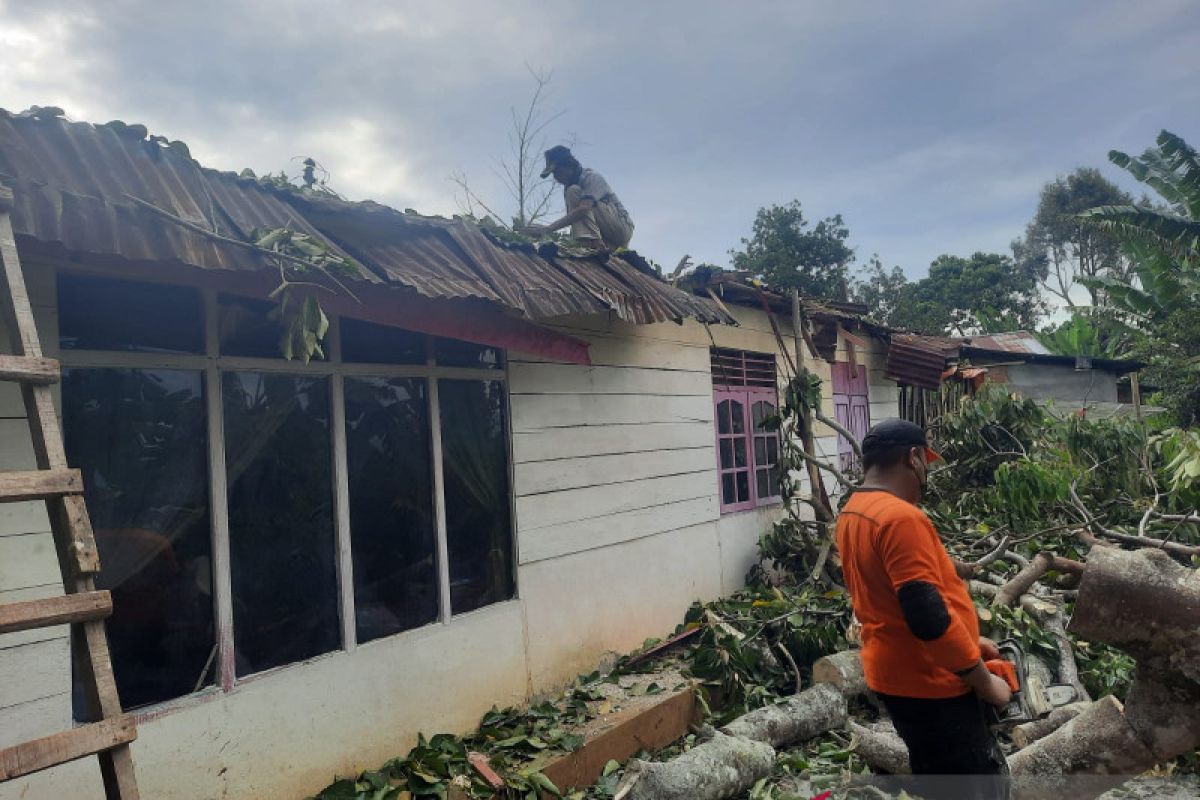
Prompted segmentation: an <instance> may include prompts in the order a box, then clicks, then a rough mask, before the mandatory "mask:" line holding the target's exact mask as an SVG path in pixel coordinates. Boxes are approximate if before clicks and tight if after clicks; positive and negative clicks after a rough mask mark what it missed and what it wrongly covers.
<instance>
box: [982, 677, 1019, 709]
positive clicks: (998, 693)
mask: <svg viewBox="0 0 1200 800" xmlns="http://www.w3.org/2000/svg"><path fill="white" fill-rule="evenodd" d="M987 675H988V679H989V680H988V681H987V683H986V685H985V686H984V687H983V688H982V690H980V689H976V690H975V693H976V694H977V695H979V699H980V700H982V701H983V702H985V703H990V704H992V705H994V706H996V707H997V708H1003V707H1004V706H1006V705H1008V702H1009V701H1010V700H1012V690H1011V689H1009V688H1008V681H1006V680H1004V679H1003V678H1001V677H998V676H996V675H993V674H992V673H991V672H988V674H987Z"/></svg>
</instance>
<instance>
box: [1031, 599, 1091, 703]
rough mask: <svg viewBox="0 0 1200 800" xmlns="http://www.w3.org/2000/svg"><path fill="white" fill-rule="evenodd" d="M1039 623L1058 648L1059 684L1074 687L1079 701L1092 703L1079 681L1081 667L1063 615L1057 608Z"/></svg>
mask: <svg viewBox="0 0 1200 800" xmlns="http://www.w3.org/2000/svg"><path fill="white" fill-rule="evenodd" d="M1038 621H1039V622H1041V624H1042V629H1043V630H1045V631H1046V633H1048V634H1050V635H1051V636H1053V637H1054V643H1055V645H1056V646H1057V647H1058V682H1059V683H1069V684H1070V685H1071V686H1074V687H1075V698H1076V699H1077V700H1080V701H1082V702H1085V703H1087V702H1091V699H1092V696H1091V695H1090V694H1088V690H1087V687H1086V686H1084V685H1083V681H1081V680H1080V679H1079V667H1078V665H1077V664H1076V663H1075V648H1074V647H1072V646H1071V640H1070V638H1069V637H1068V636H1067V629H1066V628H1065V627H1064V626H1063V620H1062V613H1061V612H1060V611H1059V610H1058V609H1057V608H1055V609H1054V611H1053V612H1052V613H1048V614H1045V615H1044V616H1042V617H1040V618H1039V619H1038Z"/></svg>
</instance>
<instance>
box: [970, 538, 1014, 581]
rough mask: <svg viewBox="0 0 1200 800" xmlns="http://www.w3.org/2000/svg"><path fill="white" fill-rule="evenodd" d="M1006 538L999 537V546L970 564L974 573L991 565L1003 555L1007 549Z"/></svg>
mask: <svg viewBox="0 0 1200 800" xmlns="http://www.w3.org/2000/svg"><path fill="white" fill-rule="evenodd" d="M1008 538H1009V537H1008V536H1007V535H1005V536H1001V537H1000V544H998V545H996V547H995V549H994V550H992V551H991V552H989V553H988V554H987V555H985V556H984V557H983V558H981V559H979V560H978V561H975V562H972V564H971V566H973V567H975V571H976V572H978V571H979V570H981V569H983V568H984V567H986V566H987V565H988V564H991V563H992V562H993V561H995V560H996V559H998V558H1000V556H1002V555H1004V553H1005V548H1006V547H1008Z"/></svg>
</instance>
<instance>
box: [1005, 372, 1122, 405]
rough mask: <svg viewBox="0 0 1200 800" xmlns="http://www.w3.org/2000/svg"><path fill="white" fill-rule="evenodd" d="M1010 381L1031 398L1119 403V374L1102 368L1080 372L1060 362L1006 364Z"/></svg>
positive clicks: (1010, 383) (1009, 382)
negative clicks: (1060, 364) (1057, 363)
mask: <svg viewBox="0 0 1200 800" xmlns="http://www.w3.org/2000/svg"><path fill="white" fill-rule="evenodd" d="M1004 370H1005V372H1007V373H1008V384H1009V385H1010V386H1012V387H1013V388H1014V389H1016V390H1018V391H1019V392H1020V393H1021V394H1022V395H1024V396H1025V397H1028V398H1029V399H1031V400H1061V401H1069V402H1074V403H1075V404H1078V403H1079V402H1080V401H1084V400H1086V401H1087V402H1091V403H1115V402H1117V377H1118V376H1117V375H1116V374H1115V373H1112V372H1104V371H1103V370H1098V369H1089V370H1082V371H1076V370H1075V368H1074V367H1068V366H1059V365H1056V364H1017V365H1013V366H1008V367H1004Z"/></svg>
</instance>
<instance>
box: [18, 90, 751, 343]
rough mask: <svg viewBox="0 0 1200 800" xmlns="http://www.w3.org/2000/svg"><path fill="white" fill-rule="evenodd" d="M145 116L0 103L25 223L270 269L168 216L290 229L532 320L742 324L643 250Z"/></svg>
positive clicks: (212, 264) (110, 243)
mask: <svg viewBox="0 0 1200 800" xmlns="http://www.w3.org/2000/svg"><path fill="white" fill-rule="evenodd" d="M147 133H148V132H147V130H146V128H145V127H144V126H139V125H126V124H125V123H121V122H111V123H108V124H105V125H93V124H90V123H86V122H71V121H68V120H67V119H65V118H64V117H63V116H62V112H61V110H59V109H40V110H34V111H31V112H27V113H25V114H12V113H10V112H8V111H5V110H3V109H0V182H2V183H4V184H6V185H9V186H11V188H12V189H13V191H14V195H15V205H14V210H13V215H12V219H13V227H14V230H15V232H16V233H18V234H21V235H24V236H27V237H29V238H31V239H34V240H36V241H39V242H41V243H44V244H48V245H56V246H61V247H63V248H65V249H66V250H67V251H70V252H73V253H78V254H91V255H97V256H106V257H107V256H116V257H119V258H121V259H125V260H128V261H142V262H145V261H164V262H168V261H169V262H181V263H184V264H189V265H192V266H195V267H199V268H201V269H206V270H217V271H232V272H244V271H259V270H263V269H266V268H268V267H269V265H268V264H267V263H266V261H265V259H264V258H263V256H262V255H261V254H259V253H257V252H255V251H253V250H250V249H246V248H242V247H237V246H234V245H232V244H230V243H227V242H226V243H223V242H220V241H218V240H217V239H215V238H213V237H212V236H208V235H205V234H203V233H200V232H197V230H195V229H189V228H188V227H185V226H184V225H179V224H175V223H172V222H170V221H168V220H166V219H163V218H162V217H161V216H159V215H157V214H156V213H154V212H152V211H151V210H149V209H146V208H142V207H139V206H138V204H137V203H136V202H133V201H131V200H130V198H131V197H132V198H136V199H137V200H140V201H141V202H142V203H143V204H150V205H152V206H154V207H156V208H158V209H161V210H162V211H165V212H167V213H168V214H169V215H171V216H174V217H178V218H179V219H181V220H183V221H185V222H186V223H190V224H192V225H194V226H196V227H198V228H204V229H213V230H214V231H216V232H219V233H221V234H223V235H226V236H227V237H228V238H236V239H246V238H247V237H248V236H249V235H250V232H251V231H253V230H255V229H256V228H257V229H261V228H278V227H284V226H288V227H295V228H296V229H298V230H301V231H303V232H304V233H306V234H308V235H310V236H312V237H315V238H317V239H318V240H319V241H321V242H322V244H324V245H326V246H328V247H330V248H331V249H334V250H335V251H338V252H347V253H349V254H350V255H351V256H352V257H353V258H354V259H355V260H356V261H358V262H360V263H361V264H362V265H363V266H364V267H366V268H367V270H368V271H369V273H370V274H369V275H362V276H360V277H359V278H358V279H357V280H359V281H364V282H373V281H380V282H383V283H386V284H391V285H392V286H394V287H397V288H404V289H406V290H413V291H416V292H418V293H419V294H421V295H423V296H425V297H427V298H431V299H465V298H474V299H480V300H484V301H487V302H489V303H493V304H495V305H496V306H498V307H500V308H504V309H507V310H509V311H512V312H515V313H517V314H518V315H520V316H523V317H526V318H527V319H530V320H540V319H548V318H553V317H561V316H566V315H571V314H594V313H605V312H610V313H612V314H615V315H616V316H617V318H619V319H621V320H623V321H626V322H630V323H634V324H650V323H655V322H667V321H672V322H678V323H682V322H683V320H685V319H689V318H691V319H695V320H697V321H699V322H702V323H705V324H729V325H736V324H737V322H736V320H735V319H733V318H732V316H730V315H728V314H727V313H725V312H724V311H723V310H722V309H721V308H719V307H718V306H717V305H716V304H715V303H712V302H710V301H709V300H706V299H704V298H699V297H696V296H694V295H692V294H690V293H688V292H684V291H682V290H679V289H677V288H675V287H673V286H671V285H670V284H668V283H667V282H665V281H664V280H662V278H661V277H658V276H657V274H655V273H654V272H653V270H650V269H649V265H648V264H646V263H645V262H644V260H642V259H641V257H640V256H638V255H637V254H636V253H633V252H629V253H620V254H613V255H608V256H607V257H582V256H579V255H576V254H571V253H567V252H561V251H557V250H554V251H545V250H543V249H540V248H534V247H529V246H508V245H505V244H503V243H501V242H499V241H498V240H496V239H495V238H494V237H489V236H488V235H486V232H485V230H484V229H483V227H482V226H480V225H479V224H477V223H474V222H473V221H468V220H465V219H461V218H459V219H445V218H441V217H428V216H422V215H419V214H416V213H407V212H401V211H397V210H396V209H392V208H389V207H388V206H384V205H382V204H379V203H376V202H373V201H361V202H349V201H346V200H342V199H340V198H336V197H332V196H320V195H314V194H312V193H306V192H304V191H303V190H301V189H298V188H295V189H288V188H285V187H281V186H275V185H272V184H270V183H269V182H264V181H262V180H259V179H255V178H251V177H249V176H239V175H236V174H234V173H232V172H220V171H217V170H213V169H208V168H204V167H202V166H200V164H199V163H198V162H196V161H195V160H194V159H192V157H191V154H190V153H189V152H188V151H187V148H186V146H185V145H183V144H182V143H181V142H167V141H166V140H165V139H164V138H163V137H149V138H147Z"/></svg>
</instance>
